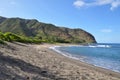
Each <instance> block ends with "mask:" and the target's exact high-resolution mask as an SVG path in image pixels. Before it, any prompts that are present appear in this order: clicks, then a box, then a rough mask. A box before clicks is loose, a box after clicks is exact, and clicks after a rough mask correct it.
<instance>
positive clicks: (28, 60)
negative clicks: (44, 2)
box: [0, 42, 120, 80]
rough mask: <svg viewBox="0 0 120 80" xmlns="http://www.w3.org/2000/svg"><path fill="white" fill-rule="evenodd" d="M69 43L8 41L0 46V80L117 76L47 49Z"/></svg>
mask: <svg viewBox="0 0 120 80" xmlns="http://www.w3.org/2000/svg"><path fill="white" fill-rule="evenodd" d="M70 45H72V44H39V45H37V44H23V43H18V42H15V43H8V45H7V46H3V45H1V46H0V69H1V70H0V80H120V73H117V72H113V71H110V70H107V69H103V68H100V67H96V66H93V65H90V64H87V63H84V62H81V61H79V60H74V59H72V58H68V57H66V56H63V55H61V54H59V53H57V52H55V51H54V50H52V49H50V47H53V46H70Z"/></svg>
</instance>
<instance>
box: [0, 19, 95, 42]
mask: <svg viewBox="0 0 120 80" xmlns="http://www.w3.org/2000/svg"><path fill="white" fill-rule="evenodd" d="M0 30H1V32H13V33H16V34H19V35H24V36H28V37H37V38H42V39H61V40H66V41H69V42H78V43H95V42H96V40H95V38H94V36H93V35H92V34H90V33H88V32H86V31H84V30H82V29H69V28H65V27H58V26H55V25H53V24H46V23H42V22H39V21H37V20H35V19H31V20H30V19H22V18H5V17H0Z"/></svg>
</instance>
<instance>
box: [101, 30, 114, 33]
mask: <svg viewBox="0 0 120 80" xmlns="http://www.w3.org/2000/svg"><path fill="white" fill-rule="evenodd" d="M101 32H104V33H111V32H112V30H111V29H102V30H101Z"/></svg>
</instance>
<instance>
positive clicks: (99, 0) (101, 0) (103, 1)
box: [73, 0, 120, 10]
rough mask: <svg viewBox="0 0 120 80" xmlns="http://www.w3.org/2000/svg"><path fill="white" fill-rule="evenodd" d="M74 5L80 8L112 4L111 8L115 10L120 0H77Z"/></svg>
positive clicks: (119, 4)
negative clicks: (89, 0) (88, 0)
mask: <svg viewBox="0 0 120 80" xmlns="http://www.w3.org/2000/svg"><path fill="white" fill-rule="evenodd" d="M73 5H74V6H75V7H79V8H81V7H91V6H104V5H110V10H114V9H115V8H117V7H119V6H120V0H93V1H92V2H86V1H85V0H76V1H75V2H74V3H73Z"/></svg>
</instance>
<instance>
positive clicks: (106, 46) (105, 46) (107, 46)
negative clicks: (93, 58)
mask: <svg viewBox="0 0 120 80" xmlns="http://www.w3.org/2000/svg"><path fill="white" fill-rule="evenodd" d="M88 47H101V48H102V47H103V48H110V47H111V46H109V45H88Z"/></svg>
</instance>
